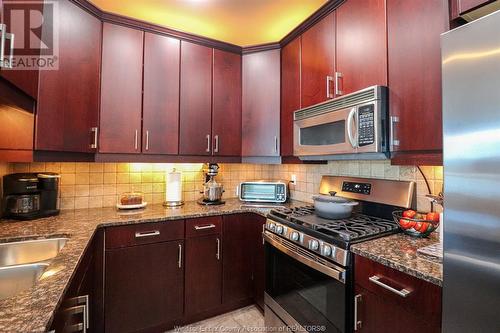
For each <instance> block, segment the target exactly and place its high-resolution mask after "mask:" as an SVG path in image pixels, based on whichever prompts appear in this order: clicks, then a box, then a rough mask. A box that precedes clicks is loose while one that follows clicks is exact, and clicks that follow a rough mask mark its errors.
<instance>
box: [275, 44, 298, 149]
mask: <svg viewBox="0 0 500 333" xmlns="http://www.w3.org/2000/svg"><path fill="white" fill-rule="evenodd" d="M300 45H301V42H300V37H298V38H296V39H294V40H293V41H291V42H290V43H289V44H287V45H285V47H283V48H282V49H281V131H280V133H281V156H293V112H294V111H297V110H298V109H300V105H301V103H300Z"/></svg>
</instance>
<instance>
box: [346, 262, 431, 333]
mask: <svg viewBox="0 0 500 333" xmlns="http://www.w3.org/2000/svg"><path fill="white" fill-rule="evenodd" d="M370 278H372V279H373V278H375V279H378V281H379V282H380V283H382V284H383V285H386V286H389V287H392V288H394V289H395V290H396V291H401V290H403V289H405V290H407V291H408V292H409V293H407V295H406V296H402V295H399V294H398V293H396V292H395V291H391V290H389V289H387V288H384V287H383V286H381V285H379V284H377V283H375V282H373V281H372V280H370ZM355 312H357V331H359V332H367V333H368V332H370V333H371V332H394V333H396V332H401V333H421V332H426V333H432V332H441V288H440V287H439V286H437V285H434V284H432V283H429V282H426V281H423V280H420V279H418V278H415V277H413V276H410V275H407V274H405V273H402V272H399V271H396V270H394V269H391V268H389V267H386V266H383V265H381V264H379V263H376V262H374V261H372V260H369V259H366V258H363V257H360V256H356V257H355Z"/></svg>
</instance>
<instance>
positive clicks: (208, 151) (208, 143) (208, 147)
mask: <svg viewBox="0 0 500 333" xmlns="http://www.w3.org/2000/svg"><path fill="white" fill-rule="evenodd" d="M206 152H207V153H210V134H207V150H206Z"/></svg>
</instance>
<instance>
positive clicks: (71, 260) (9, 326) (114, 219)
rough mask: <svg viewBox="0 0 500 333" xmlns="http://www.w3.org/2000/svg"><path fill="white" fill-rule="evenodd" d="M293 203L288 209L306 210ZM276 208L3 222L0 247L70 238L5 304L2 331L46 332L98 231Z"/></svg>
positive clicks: (101, 212)
mask: <svg viewBox="0 0 500 333" xmlns="http://www.w3.org/2000/svg"><path fill="white" fill-rule="evenodd" d="M303 204H304V203H302V202H297V201H294V202H291V203H288V204H287V206H298V205H303ZM270 208H271V207H270V206H267V207H258V206H256V205H255V206H254V205H244V204H242V203H241V202H240V201H238V200H237V199H227V200H226V203H225V204H224V205H220V206H201V205H199V204H197V203H196V202H187V203H186V204H185V205H184V206H182V207H180V208H174V209H169V208H165V207H163V206H162V205H151V206H148V207H146V208H145V209H143V210H140V211H136V212H130V211H128V212H118V211H117V210H116V209H115V208H98V209H80V210H69V211H62V212H61V214H60V215H58V216H55V217H48V218H43V219H38V220H34V221H22V222H19V221H7V220H0V221H1V222H0V243H2V242H10V241H16V240H24V239H33V238H48V237H56V236H67V237H69V240H68V241H67V243H66V245H65V246H64V248H63V249H62V250H61V252H60V253H59V254H58V255H57V256H56V257H55V258H54V259H52V260H51V261H50V265H49V266H48V267H47V269H46V270H45V272H44V274H43V275H42V277H41V278H40V280H39V281H38V282H37V284H36V285H35V286H34V287H33V288H31V289H29V290H25V291H23V292H21V293H19V294H17V295H15V296H13V297H10V298H7V299H4V300H1V301H0V332H44V331H46V329H48V326H49V325H50V323H51V321H52V316H53V313H54V311H55V309H56V308H57V306H58V304H59V302H60V300H61V298H62V296H63V294H64V292H65V291H66V288H67V287H68V284H69V281H70V280H71V277H72V275H73V273H74V271H75V269H76V267H77V265H78V263H79V261H80V259H81V257H82V255H83V253H84V252H85V249H86V247H87V246H88V244H89V242H90V240H91V238H92V236H93V234H94V232H95V231H96V229H97V228H98V227H104V226H114V225H124V224H133V223H144V222H165V221H169V220H178V219H184V218H192V217H204V216H213V215H225V214H234V213H245V212H253V213H257V214H260V215H263V216H265V215H266V214H267V213H268V212H269V210H270Z"/></svg>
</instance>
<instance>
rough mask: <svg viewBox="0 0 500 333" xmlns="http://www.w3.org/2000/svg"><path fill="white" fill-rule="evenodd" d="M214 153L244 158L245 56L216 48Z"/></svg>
mask: <svg viewBox="0 0 500 333" xmlns="http://www.w3.org/2000/svg"><path fill="white" fill-rule="evenodd" d="M213 66H214V68H213V76H214V79H213V107H212V135H213V142H214V144H213V154H214V155H219V156H240V155H241V56H240V55H238V54H234V53H229V52H224V51H220V50H216V49H214V64H213Z"/></svg>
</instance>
